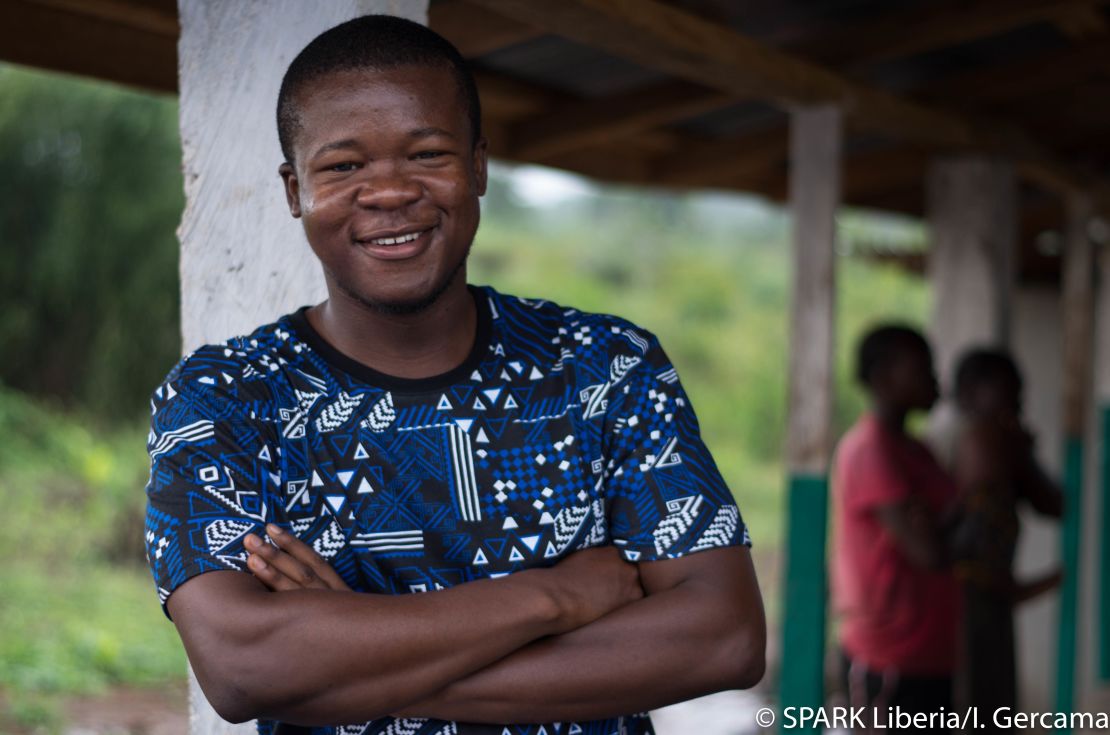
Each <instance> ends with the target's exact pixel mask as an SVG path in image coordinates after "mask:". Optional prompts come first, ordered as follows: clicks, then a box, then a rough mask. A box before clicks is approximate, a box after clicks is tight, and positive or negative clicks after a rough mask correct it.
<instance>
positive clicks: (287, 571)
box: [243, 523, 351, 592]
mask: <svg viewBox="0 0 1110 735" xmlns="http://www.w3.org/2000/svg"><path fill="white" fill-rule="evenodd" d="M266 535H267V536H269V537H270V540H271V541H273V543H274V544H275V545H273V546H271V545H270V544H267V543H266V542H264V541H263V540H262V539H260V538H259V537H258V536H256V535H254V534H253V533H248V534H247V537H246V538H245V539H244V540H243V545H244V546H246V547H247V551H249V552H251V553H250V556H248V557H247V567H248V568H249V569H250V570H251V573H253V574H254V576H255V577H257V578H258V580H259V581H260V582H262V584H264V585H266V586H267V587H269V588H270V589H271V590H273V591H274V592H286V591H289V590H299V589H324V590H336V591H339V592H350V591H351V588H350V587H348V586H347V583H346V582H344V581H343V578H342V577H340V576H339V575H338V574H336V572H335V570H334V569H332V568H331V566H330V565H329V564H328V563H327V562H326V561H325V560H324V559H323V557H321V556H320V555H319V554H317V553H316V551H315V550H313V548H312V547H311V546H309V545H308V544H306V543H304V542H303V541H301V540H300V539H299V538H297V537H296V536H294V535H293V534H291V533H289V532H288V531H284V530H282V529H281V528H279V527H278V526H275V525H274V524H272V523H271V524H269V525H267V526H266Z"/></svg>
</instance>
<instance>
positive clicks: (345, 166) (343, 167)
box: [328, 161, 357, 173]
mask: <svg viewBox="0 0 1110 735" xmlns="http://www.w3.org/2000/svg"><path fill="white" fill-rule="evenodd" d="M356 168H357V165H356V164H355V163H353V162H351V161H345V162H343V163H337V164H335V165H334V166H328V171H336V172H338V173H346V172H348V171H354V170H355V169H356Z"/></svg>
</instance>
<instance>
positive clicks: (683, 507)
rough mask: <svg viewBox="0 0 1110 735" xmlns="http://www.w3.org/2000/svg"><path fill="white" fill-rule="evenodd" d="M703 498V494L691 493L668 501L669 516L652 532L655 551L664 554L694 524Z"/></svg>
mask: <svg viewBox="0 0 1110 735" xmlns="http://www.w3.org/2000/svg"><path fill="white" fill-rule="evenodd" d="M703 500H704V498H702V496H701V495H690V496H687V497H685V498H677V499H675V500H670V501H668V502H667V511H668V512H667V517H666V518H664V519H663V520H661V521H659V525H657V526H656V527H655V530H654V531H652V532H651V535H652V536H653V537H655V553H657V554H659V555H660V556H662V555H663V554H664V553H665V552H666V551H667V549H669V548H671V546H673V545H674V544H675V542H677V541H678V540H679V539H680V538H682V535H683V534H684V533H686V531H687V530H689V528H690V526H692V525H694V520H695V519H696V518H697V517H698V511H699V510H701V504H702V501H703Z"/></svg>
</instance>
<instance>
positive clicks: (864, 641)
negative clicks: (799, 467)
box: [832, 325, 960, 729]
mask: <svg viewBox="0 0 1110 735" xmlns="http://www.w3.org/2000/svg"><path fill="white" fill-rule="evenodd" d="M857 377H858V379H859V381H860V382H861V383H862V385H863V386H864V388H865V390H866V391H867V392H868V394H869V396H870V398H871V408H870V410H869V411H868V412H867V413H865V414H864V415H863V416H862V417H860V419H859V420H858V421H857V422H856V424H855V426H853V427H852V428H851V429H850V430H849V431H848V433H847V434H845V436H844V437H843V439H842V440H841V441H840V444H839V446H838V447H837V450H836V456H835V458H834V462H833V473H832V494H833V506H834V531H833V533H834V536H833V557H832V567H833V568H832V587H833V601H834V606H835V609H836V611H837V613H838V614H839V616H840V632H839V643H840V648H841V654H842V663H843V673H844V676H845V678H846V685H847V690H848V694H849V704H850V705H852V706H869V707H873V708H877V710H878V716H879V717H880V718H885V719H886V720H888V721H889V719H890V718H889V717H888V716H887V715H886V714H885V713H887V712H888V710H887V708H888V707H899V708H900V709H901V710H902V711H903V712H909V713H914V712H924V713H940V712H942V710H941V708H942V707H944V708H950V707H951V703H952V678H953V674H954V672H955V669H956V651H957V640H958V631H959V621H960V610H959V601H960V596H959V592H958V587H957V582H956V579H955V576H954V575H953V572H952V569H951V566H950V554H949V552H948V550H947V545H946V542H945V535H946V532H945V529H946V527H948V526H949V525H950V523H951V518H952V516H953V513H954V508H955V507H956V502H957V487H956V483H955V481H954V480H953V479H952V478H951V476H950V475H949V474H948V473H947V472H946V471H945V470H944V469H943V468H942V467H941V466H940V464H939V463H938V462H937V460H936V458H935V457H934V456H933V455H932V453H931V452H930V451H929V450H928V449H927V448H926V446H925V445H924V444H923V443H922V442H920V441H918V440H917V439H915V438H914V437H912V436H910V435H909V434H908V433H907V431H906V418H907V416H908V415H909V414H910V413H911V412H914V411H926V410H928V409H929V408H930V407H932V405H933V404H934V403H935V402H936V399H937V380H936V376H935V373H934V371H933V362H932V352H931V350H930V349H929V345H928V342H926V340H925V338H924V337H923V336H921V334H920V333H919V332H917V331H915V330H913V329H910V328H907V327H902V326H891V325H888V326H882V327H879V328H877V329H874V330H873V331H871V332H870V333H869V334H868V335H867V336H866V337H865V338H864V339H863V341H862V342H861V344H860V347H859V354H858V365H857ZM937 729H940V728H939V727H938V728H937Z"/></svg>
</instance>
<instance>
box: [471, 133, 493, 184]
mask: <svg viewBox="0 0 1110 735" xmlns="http://www.w3.org/2000/svg"><path fill="white" fill-rule="evenodd" d="M488 163H489V141H488V140H486V139H485V138H479V139H478V142H477V143H475V144H474V160H473V166H474V181H475V182H476V183H477V185H478V196H485V193H486V182H487V181H488V178H489V167H488Z"/></svg>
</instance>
